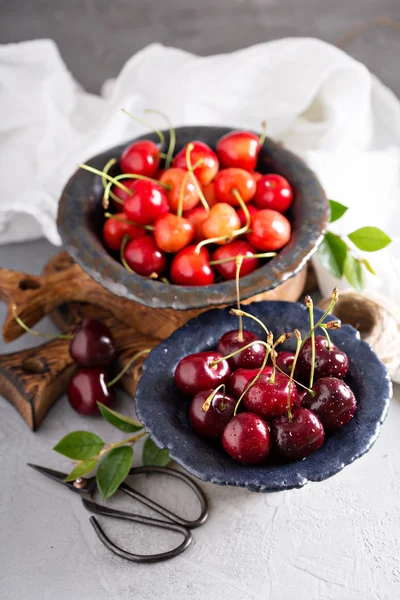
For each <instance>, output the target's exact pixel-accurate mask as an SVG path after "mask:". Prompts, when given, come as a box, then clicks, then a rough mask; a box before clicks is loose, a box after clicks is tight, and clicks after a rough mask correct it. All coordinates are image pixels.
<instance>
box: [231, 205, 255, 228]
mask: <svg viewBox="0 0 400 600" xmlns="http://www.w3.org/2000/svg"><path fill="white" fill-rule="evenodd" d="M247 210H248V212H249V214H250V217H252V216H253V215H255V214H256V212H258V208H257V207H256V206H254V204H247ZM236 212H237V216H238V217H239V219H240V225H241V227H244V226H245V225H246V224H247V217H246V215H245V212H244V210H243V208H238V209H237V211H236Z"/></svg>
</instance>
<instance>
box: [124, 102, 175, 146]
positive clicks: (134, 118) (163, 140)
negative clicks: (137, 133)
mask: <svg viewBox="0 0 400 600" xmlns="http://www.w3.org/2000/svg"><path fill="white" fill-rule="evenodd" d="M122 112H123V113H124V114H125V115H127V116H128V117H130V118H131V119H133V120H134V121H137V122H138V123H141V124H142V125H145V126H146V127H148V128H149V129H151V130H152V131H154V133H155V134H157V135H158V137H159V139H160V144H161V146H164V145H165V135H164V134H163V132H162V131H161V130H160V129H157V128H156V127H153V125H150V123H147V121H144V120H143V119H140V118H139V117H135V115H133V114H132V113H130V112H128V111H127V110H125V108H123V109H122Z"/></svg>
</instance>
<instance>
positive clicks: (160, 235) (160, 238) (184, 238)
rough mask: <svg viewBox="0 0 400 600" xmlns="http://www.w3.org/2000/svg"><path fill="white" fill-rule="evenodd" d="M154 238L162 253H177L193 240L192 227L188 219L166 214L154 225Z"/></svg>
mask: <svg viewBox="0 0 400 600" xmlns="http://www.w3.org/2000/svg"><path fill="white" fill-rule="evenodd" d="M154 237H155V239H156V242H157V246H158V247H159V248H160V249H161V250H163V251H164V252H179V250H182V248H185V246H187V245H188V244H190V242H191V241H192V240H193V237H194V227H193V225H192V224H191V222H190V221H189V219H185V218H184V217H178V216H177V215H174V214H173V213H167V214H166V215H163V216H161V217H158V219H157V220H156V222H155V223H154Z"/></svg>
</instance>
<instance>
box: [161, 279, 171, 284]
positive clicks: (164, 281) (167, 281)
mask: <svg viewBox="0 0 400 600" xmlns="http://www.w3.org/2000/svg"><path fill="white" fill-rule="evenodd" d="M160 281H162V282H163V283H166V284H167V285H171V282H170V281H169V279H167V278H166V277H161V279H160Z"/></svg>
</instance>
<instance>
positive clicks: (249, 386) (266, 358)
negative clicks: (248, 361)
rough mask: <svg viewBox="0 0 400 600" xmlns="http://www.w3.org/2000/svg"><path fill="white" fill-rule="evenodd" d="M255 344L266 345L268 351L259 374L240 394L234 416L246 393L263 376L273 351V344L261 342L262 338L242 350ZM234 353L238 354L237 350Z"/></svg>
mask: <svg viewBox="0 0 400 600" xmlns="http://www.w3.org/2000/svg"><path fill="white" fill-rule="evenodd" d="M253 344H262V345H263V346H265V349H266V352H265V356H264V360H263V362H262V365H261V367H260V369H259V371H258V373H257V375H256V376H255V377H254V378H253V379H252V380H251V381H250V382H249V383H248V385H247V386H246V387H245V389H244V390H243V392H242V394H241V395H240V396H239V400H238V401H237V402H236V406H235V410H234V411H233V416H234V417H235V416H236V413H237V409H238V408H239V404H240V403H241V401H242V399H243V397H244V395H245V394H246V393H247V392H248V391H249V389H250V388H252V387H253V385H254V384H255V383H256V382H257V381H258V379H259V378H260V377H261V374H262V372H263V370H264V369H265V366H266V364H267V362H268V357H269V353H270V352H271V346H269V345H268V344H267V343H266V342H261V341H260V340H256V341H254V342H252V343H251V344H248V345H247V346H245V347H244V348H242V350H245V348H249V347H250V346H252V345H253ZM239 352H240V351H239ZM234 354H237V352H234ZM232 356H233V355H232Z"/></svg>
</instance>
